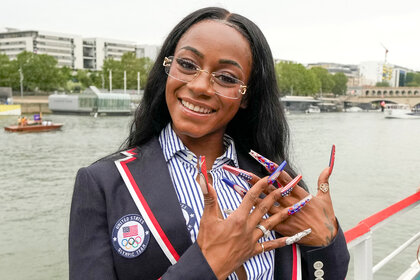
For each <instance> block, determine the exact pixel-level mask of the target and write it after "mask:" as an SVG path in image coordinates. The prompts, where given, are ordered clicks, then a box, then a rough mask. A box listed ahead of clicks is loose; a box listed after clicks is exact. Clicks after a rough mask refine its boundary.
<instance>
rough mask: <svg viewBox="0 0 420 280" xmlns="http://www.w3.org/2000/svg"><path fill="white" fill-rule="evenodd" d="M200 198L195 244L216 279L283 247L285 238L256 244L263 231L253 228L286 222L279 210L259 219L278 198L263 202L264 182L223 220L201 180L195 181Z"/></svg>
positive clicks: (271, 196) (214, 198) (212, 194)
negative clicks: (201, 202)
mask: <svg viewBox="0 0 420 280" xmlns="http://www.w3.org/2000/svg"><path fill="white" fill-rule="evenodd" d="M199 183H200V186H201V188H202V190H203V194H204V212H203V216H202V217H201V222H200V230H199V232H198V236H197V243H198V245H199V247H200V248H201V251H202V253H203V255H204V256H205V258H206V260H207V262H208V264H209V265H210V267H211V268H212V270H213V272H214V273H215V275H216V276H217V278H218V279H226V278H227V277H228V276H229V275H230V274H231V273H232V272H233V271H235V269H237V268H238V267H240V266H241V265H242V264H243V263H244V262H245V261H247V260H248V259H249V258H251V257H253V256H255V255H257V254H260V253H262V252H264V251H269V250H272V249H275V248H279V247H282V246H285V245H286V239H287V237H283V238H279V239H275V240H270V241H266V242H264V243H258V240H259V239H260V238H261V237H262V236H263V231H262V230H261V229H259V228H257V227H256V226H257V225H258V224H261V225H263V227H265V228H266V229H267V230H271V229H272V228H271V227H270V225H279V224H281V222H283V219H287V209H279V210H278V211H276V213H273V215H272V216H271V217H269V218H267V219H265V220H264V219H263V216H264V215H265V214H267V212H268V209H270V208H271V207H273V205H274V203H275V202H276V201H278V200H280V199H281V198H280V197H281V194H280V192H279V191H272V192H271V193H270V194H269V195H267V196H266V197H265V198H264V199H259V196H260V194H261V193H262V192H263V190H264V189H266V188H267V187H268V183H267V178H264V179H262V180H259V181H258V182H256V183H255V185H254V186H253V188H251V189H250V190H249V191H248V192H247V193H246V195H245V196H244V197H243V201H242V203H241V205H240V206H239V207H238V209H236V210H235V211H233V212H232V213H231V214H230V215H229V216H228V217H227V218H226V219H222V218H220V217H219V212H220V209H219V206H218V203H217V195H216V191H215V190H214V189H213V187H212V186H211V185H210V184H209V183H208V181H207V180H205V179H199Z"/></svg>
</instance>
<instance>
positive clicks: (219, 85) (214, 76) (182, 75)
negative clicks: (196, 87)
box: [163, 56, 246, 99]
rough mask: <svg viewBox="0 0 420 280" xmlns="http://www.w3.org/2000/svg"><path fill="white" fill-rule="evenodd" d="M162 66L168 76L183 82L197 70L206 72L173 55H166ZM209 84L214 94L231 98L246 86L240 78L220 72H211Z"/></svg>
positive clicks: (189, 78) (236, 97)
mask: <svg viewBox="0 0 420 280" xmlns="http://www.w3.org/2000/svg"><path fill="white" fill-rule="evenodd" d="M163 66H164V67H165V72H166V74H168V76H171V77H172V78H174V79H176V80H179V81H182V82H185V83H188V82H191V81H192V80H194V79H195V78H196V77H197V76H198V74H199V72H206V71H204V70H201V69H200V67H199V66H197V65H196V64H195V63H193V62H192V61H190V60H187V59H183V58H179V57H173V56H169V57H166V58H165V60H164V62H163ZM206 73H208V72H206ZM210 85H211V87H212V88H213V90H214V91H215V93H216V94H218V95H221V96H224V97H226V98H231V99H238V98H239V97H240V96H241V92H244V89H245V88H246V87H245V86H244V84H243V82H242V81H241V80H238V79H236V78H235V77H233V76H230V75H228V74H226V73H221V72H213V73H211V75H210Z"/></svg>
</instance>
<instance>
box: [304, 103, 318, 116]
mask: <svg viewBox="0 0 420 280" xmlns="http://www.w3.org/2000/svg"><path fill="white" fill-rule="evenodd" d="M305 113H306V114H313V113H321V109H320V108H319V107H318V106H314V105H309V107H308V109H306V110H305Z"/></svg>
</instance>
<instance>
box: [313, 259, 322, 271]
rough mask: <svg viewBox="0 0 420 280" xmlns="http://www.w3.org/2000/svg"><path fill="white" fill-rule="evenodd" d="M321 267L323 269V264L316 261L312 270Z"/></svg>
mask: <svg viewBox="0 0 420 280" xmlns="http://www.w3.org/2000/svg"><path fill="white" fill-rule="evenodd" d="M323 267H324V263H323V262H321V261H317V262H315V263H314V268H315V269H321V268H323Z"/></svg>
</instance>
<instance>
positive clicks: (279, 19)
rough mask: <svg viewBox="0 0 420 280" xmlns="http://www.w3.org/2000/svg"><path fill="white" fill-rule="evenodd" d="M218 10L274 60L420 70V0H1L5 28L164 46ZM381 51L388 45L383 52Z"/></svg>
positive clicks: (0, 17)
mask: <svg viewBox="0 0 420 280" xmlns="http://www.w3.org/2000/svg"><path fill="white" fill-rule="evenodd" d="M206 6H220V7H224V8H227V9H228V10H230V11H231V12H235V13H239V14H242V15H244V16H246V17H248V18H250V19H251V20H252V21H254V22H255V23H256V24H257V25H258V26H259V27H260V28H261V30H262V31H263V33H264V34H265V36H266V37H267V40H268V42H269V44H270V46H271V49H272V52H273V55H274V57H275V58H279V59H287V60H292V61H296V62H299V63H304V64H306V63H313V62H336V63H351V64H359V63H360V62H362V61H383V60H384V56H385V49H384V47H383V46H385V47H386V48H387V49H388V50H389V53H388V59H387V60H388V62H389V63H391V64H396V65H400V66H404V67H408V68H411V69H414V70H417V71H420V0H392V1H391V0H348V1H347V0H300V1H299V0H287V1H285V0H268V1H264V0H253V1H247V0H241V1H239V0H231V1H220V0H219V1H211V0H210V1H202V0H185V1H177V0H146V1H145V0H118V1H115V0H114V1H110V0H83V1H82V0H70V1H62V0H30V1H29V0H28V1H23V0H12V1H11V0H9V1H8V0H2V1H1V2H0V14H1V16H0V28H5V27H14V28H19V29H35V30H44V31H52V32H60V33H72V34H77V35H81V36H83V37H105V38H112V39H119V40H128V41H134V42H136V43H139V44H158V45H160V44H161V43H162V42H163V39H164V38H165V36H166V35H167V34H168V32H169V31H170V30H171V29H172V27H173V26H174V25H175V24H176V23H177V22H178V21H179V20H180V19H182V18H183V17H184V16H186V15H187V14H188V13H190V12H192V11H194V10H196V9H198V8H202V7H206ZM382 45H383V46H382Z"/></svg>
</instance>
